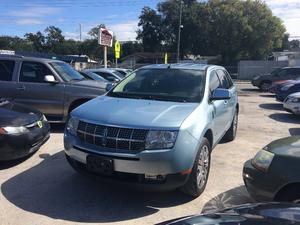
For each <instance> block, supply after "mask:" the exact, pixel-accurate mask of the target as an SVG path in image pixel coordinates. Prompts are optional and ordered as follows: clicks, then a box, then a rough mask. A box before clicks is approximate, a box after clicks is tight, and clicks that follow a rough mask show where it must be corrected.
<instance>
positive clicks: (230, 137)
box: [223, 110, 239, 142]
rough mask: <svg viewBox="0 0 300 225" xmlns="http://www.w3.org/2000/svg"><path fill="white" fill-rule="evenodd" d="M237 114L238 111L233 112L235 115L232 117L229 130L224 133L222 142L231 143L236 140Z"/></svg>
mask: <svg viewBox="0 0 300 225" xmlns="http://www.w3.org/2000/svg"><path fill="white" fill-rule="evenodd" d="M238 121H239V114H238V111H237V110H236V111H235V115H234V117H233V121H232V123H231V126H230V128H229V130H228V131H227V132H226V133H225V135H224V138H223V140H224V141H226V142H229V141H233V140H234V139H235V138H236V132H237V127H238Z"/></svg>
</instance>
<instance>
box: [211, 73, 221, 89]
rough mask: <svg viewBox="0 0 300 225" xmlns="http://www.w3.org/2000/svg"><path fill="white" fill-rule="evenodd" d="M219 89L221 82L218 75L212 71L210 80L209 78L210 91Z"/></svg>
mask: <svg viewBox="0 0 300 225" xmlns="http://www.w3.org/2000/svg"><path fill="white" fill-rule="evenodd" d="M218 87H220V80H219V78H218V76H217V73H216V72H215V71H212V72H211V73H210V78H209V89H210V91H214V90H216V89H217V88H218Z"/></svg>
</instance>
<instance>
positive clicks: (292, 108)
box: [283, 101, 300, 115]
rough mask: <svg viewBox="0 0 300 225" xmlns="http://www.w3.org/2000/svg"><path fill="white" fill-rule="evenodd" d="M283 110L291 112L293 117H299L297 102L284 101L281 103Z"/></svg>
mask: <svg viewBox="0 0 300 225" xmlns="http://www.w3.org/2000/svg"><path fill="white" fill-rule="evenodd" d="M283 108H284V109H285V110H286V111H288V112H291V113H293V114H295V115H300V103H298V102H289V101H285V102H284V103H283Z"/></svg>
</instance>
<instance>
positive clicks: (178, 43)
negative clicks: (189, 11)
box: [177, 0, 183, 63]
mask: <svg viewBox="0 0 300 225" xmlns="http://www.w3.org/2000/svg"><path fill="white" fill-rule="evenodd" d="M182 7H183V1H182V0H181V1H180V12H179V26H178V38H177V63H179V60H180V36H181V29H182V28H183V26H182V24H181V19H182V18H181V17H182Z"/></svg>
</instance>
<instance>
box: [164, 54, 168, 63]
mask: <svg viewBox="0 0 300 225" xmlns="http://www.w3.org/2000/svg"><path fill="white" fill-rule="evenodd" d="M164 58H165V64H168V53H167V52H165V57H164Z"/></svg>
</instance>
